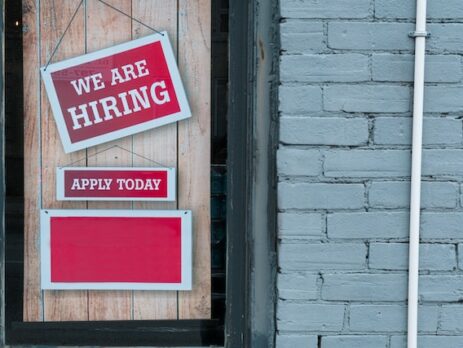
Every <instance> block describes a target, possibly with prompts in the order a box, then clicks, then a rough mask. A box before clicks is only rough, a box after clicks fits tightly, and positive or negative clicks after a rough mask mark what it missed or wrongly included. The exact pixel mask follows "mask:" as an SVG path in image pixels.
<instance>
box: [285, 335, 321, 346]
mask: <svg viewBox="0 0 463 348" xmlns="http://www.w3.org/2000/svg"><path fill="white" fill-rule="evenodd" d="M297 347H304V348H317V336H310V335H286V334H278V335H277V337H276V348H297Z"/></svg>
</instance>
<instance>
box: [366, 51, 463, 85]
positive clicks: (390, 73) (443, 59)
mask: <svg viewBox="0 0 463 348" xmlns="http://www.w3.org/2000/svg"><path fill="white" fill-rule="evenodd" d="M414 61H415V57H414V56H413V55H409V54H405V55H404V54H375V55H373V58H372V71H373V80H374V81H383V82H393V81H398V82H411V81H413V72H414ZM461 77H462V70H461V58H460V56H456V55H447V56H440V55H429V56H427V57H426V73H425V79H426V82H459V81H461Z"/></svg>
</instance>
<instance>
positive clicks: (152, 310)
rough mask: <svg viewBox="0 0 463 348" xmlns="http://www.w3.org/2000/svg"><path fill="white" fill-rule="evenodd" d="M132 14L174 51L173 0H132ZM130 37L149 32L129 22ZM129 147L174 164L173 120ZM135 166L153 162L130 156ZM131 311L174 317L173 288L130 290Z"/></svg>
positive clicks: (157, 205)
mask: <svg viewBox="0 0 463 348" xmlns="http://www.w3.org/2000/svg"><path fill="white" fill-rule="evenodd" d="M132 15H133V17H134V18H136V19H138V20H140V21H141V22H143V23H146V24H147V25H149V26H151V27H153V28H155V29H156V30H159V31H163V30H165V31H167V32H168V34H169V39H170V42H171V44H172V48H173V50H174V52H176V51H177V0H132ZM132 33H133V38H134V39H135V38H138V37H143V36H145V35H149V34H153V31H152V30H150V29H148V28H146V27H145V26H143V25H141V24H138V23H136V22H134V23H133V29H132ZM133 151H134V152H135V153H138V154H142V155H143V156H144V157H146V158H149V159H152V160H154V161H156V162H158V163H161V164H162V165H165V166H169V167H175V168H176V167H177V124H176V123H174V124H170V125H166V126H163V127H160V128H156V129H152V130H149V131H146V132H143V133H139V134H136V135H134V136H133ZM133 161H134V165H135V166H153V165H154V166H156V164H154V163H152V162H149V161H146V160H144V159H142V158H140V157H137V156H134V157H133ZM133 208H134V209H177V204H176V202H172V203H163V202H134V203H133ZM133 313H134V319H136V320H149V319H151V320H154V319H177V292H176V291H134V293H133Z"/></svg>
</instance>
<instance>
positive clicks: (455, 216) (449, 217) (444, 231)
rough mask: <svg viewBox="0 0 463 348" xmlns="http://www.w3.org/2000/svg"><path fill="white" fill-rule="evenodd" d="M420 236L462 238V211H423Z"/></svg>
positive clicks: (428, 237)
mask: <svg viewBox="0 0 463 348" xmlns="http://www.w3.org/2000/svg"><path fill="white" fill-rule="evenodd" d="M421 237H422V238H425V239H453V238H456V239H463V213H459V212H453V211H452V212H447V213H423V214H422V216H421Z"/></svg>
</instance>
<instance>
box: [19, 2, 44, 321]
mask: <svg viewBox="0 0 463 348" xmlns="http://www.w3.org/2000/svg"><path fill="white" fill-rule="evenodd" d="M38 13H39V9H38V8H37V7H36V3H35V0H24V1H23V25H24V27H25V28H28V29H27V31H25V32H24V35H23V54H24V62H23V66H24V75H23V78H24V96H25V98H24V124H26V125H27V126H26V127H25V132H24V209H25V211H26V212H27V213H26V214H25V216H24V305H23V313H24V314H23V318H24V321H41V320H42V319H43V310H42V291H40V272H39V268H40V264H39V263H38V262H37V260H38V259H39V234H38V226H39V212H38V208H39V207H40V199H41V198H40V197H41V194H40V184H41V180H40V179H41V175H40V168H41V167H40V118H39V117H40V113H39V112H38V109H39V108H40V104H39V100H40V76H39V55H38V51H39V41H38V37H39V35H40V33H39V32H38V30H37V27H38V25H39V23H38Z"/></svg>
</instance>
